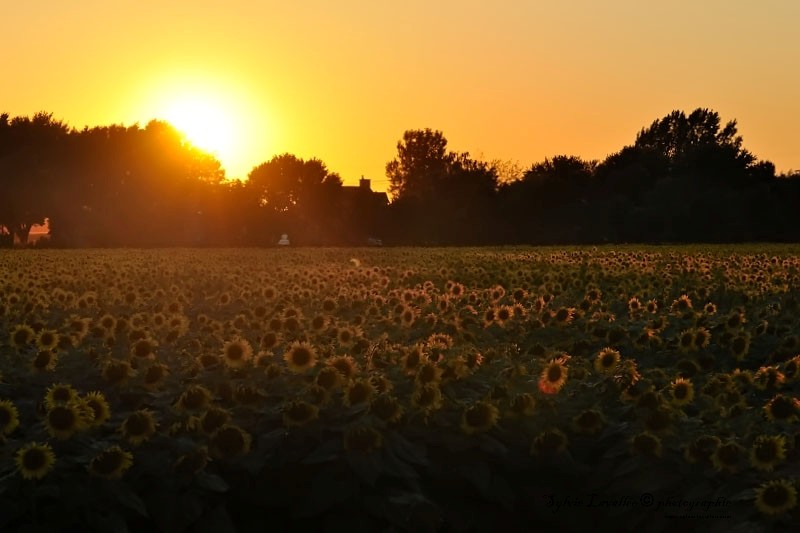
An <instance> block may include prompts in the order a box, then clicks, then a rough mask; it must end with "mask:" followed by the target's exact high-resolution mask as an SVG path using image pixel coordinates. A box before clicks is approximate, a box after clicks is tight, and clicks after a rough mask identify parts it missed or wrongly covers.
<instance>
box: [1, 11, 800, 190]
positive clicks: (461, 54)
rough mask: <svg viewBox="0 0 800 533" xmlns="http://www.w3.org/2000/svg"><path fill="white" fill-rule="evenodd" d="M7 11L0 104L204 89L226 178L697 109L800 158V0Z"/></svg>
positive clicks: (547, 139)
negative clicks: (426, 134) (226, 135)
mask: <svg viewBox="0 0 800 533" xmlns="http://www.w3.org/2000/svg"><path fill="white" fill-rule="evenodd" d="M3 2H7V0H3ZM8 4H9V6H11V5H13V8H12V7H6V8H5V9H3V30H2V32H0V49H2V50H3V54H2V55H1V56H0V72H3V77H4V81H3V83H2V84H0V111H4V112H8V113H10V114H11V115H12V116H16V115H30V114H33V113H35V112H37V111H48V112H52V113H54V115H55V117H56V118H58V119H61V120H64V121H66V122H67V123H69V124H70V125H72V126H75V127H78V128H82V127H83V126H85V125H89V126H95V125H106V124H112V123H123V124H126V125H127V124H132V123H135V122H139V123H140V124H142V125H144V124H145V123H146V122H147V121H149V120H150V119H152V118H164V116H163V115H164V113H165V112H166V111H165V109H166V107H168V106H169V105H173V104H170V103H169V102H173V103H174V102H175V101H176V100H180V99H182V98H189V99H191V98H194V99H198V100H202V99H203V98H210V99H212V100H216V102H217V104H218V105H220V107H222V108H224V109H225V110H226V112H227V113H229V114H230V115H231V116H232V117H233V119H232V120H233V121H234V124H236V125H237V128H238V129H237V133H236V134H235V135H234V138H233V139H231V141H232V142H233V146H232V147H230V148H229V149H227V151H226V152H225V153H221V152H220V154H219V157H220V159H221V161H222V163H223V166H224V167H225V168H226V171H227V174H228V176H229V177H244V176H246V174H247V173H248V172H249V171H250V170H251V169H252V167H253V166H255V165H257V164H259V163H261V162H263V161H266V160H268V159H269V158H271V157H272V156H273V155H274V154H277V153H283V152H291V153H294V154H296V155H298V156H299V157H303V158H309V157H318V158H320V159H322V160H323V161H324V162H325V163H326V164H327V165H328V167H329V168H330V169H331V170H333V171H336V172H339V173H340V174H341V175H342V177H343V178H344V180H345V183H347V184H353V183H355V182H356V181H357V179H358V178H359V176H361V175H362V174H363V175H365V176H366V177H369V178H372V179H373V187H374V188H375V189H384V188H385V187H386V185H387V183H386V181H385V179H386V178H385V173H384V167H385V164H386V162H387V161H389V160H390V159H392V158H393V157H394V155H395V153H396V148H395V146H396V143H397V141H398V140H399V139H400V138H401V136H402V134H403V132H404V131H405V130H406V129H412V128H425V127H430V128H434V129H439V130H442V131H443V132H444V134H445V136H446V137H447V139H448V140H449V141H450V143H449V146H450V148H451V149H452V150H457V151H469V152H471V153H472V154H473V156H482V158H484V159H487V160H491V159H496V158H497V159H502V160H514V161H518V162H519V163H520V164H521V165H522V166H524V167H527V166H529V165H530V164H531V163H534V162H536V161H541V160H542V159H544V158H545V157H551V156H553V155H558V154H566V155H577V156H581V157H584V158H587V159H602V158H603V157H605V156H606V155H608V154H609V153H612V152H614V151H616V150H618V149H620V148H621V147H622V146H624V145H625V144H629V143H631V142H633V140H634V138H635V135H636V132H637V131H638V130H639V129H641V128H642V127H643V126H646V125H649V124H650V123H651V122H652V121H653V120H655V119H657V118H660V117H662V116H664V115H666V114H667V113H669V112H670V111H672V110H673V109H682V110H685V111H687V112H688V111H691V110H692V109H694V108H696V107H708V108H711V109H714V110H716V111H718V112H719V113H720V115H721V116H722V118H723V120H724V121H727V120H731V119H737V121H738V124H739V132H740V134H741V135H742V136H743V137H744V145H745V147H746V148H748V149H749V150H750V151H752V152H753V153H754V154H755V155H756V156H757V157H759V158H762V159H768V160H771V161H772V162H774V163H775V165H776V166H777V168H778V171H786V170H789V169H800V144H799V143H798V137H797V134H796V131H797V127H798V125H800V98H798V97H797V95H798V94H800V68H798V66H799V65H800V44H798V41H797V32H796V30H797V27H796V26H797V22H798V21H800V2H798V1H796V0H761V1H759V2H753V1H750V0H702V1H697V0H673V1H672V2H658V3H655V2H642V1H641V0H605V1H595V0H585V1H577V0H573V1H569V0H565V1H563V2H550V1H535V0H519V1H513V0H498V1H493V2H490V1H488V0H486V1H469V0H458V1H455V0H453V1H451V0H435V1H431V0H410V1H404V2H396V1H391V2H390V1H384V0H370V1H355V0H337V1H335V2H332V1H328V0H325V1H323V0H316V1H298V2H287V1H244V0H226V1H221V0H220V1H211V0H191V1H184V0H172V1H170V2H163V1H162V0H158V1H154V0H114V1H108V0H102V1H98V0H80V1H78V2H64V1H62V0H36V1H35V2H8ZM165 106H166V107H165Z"/></svg>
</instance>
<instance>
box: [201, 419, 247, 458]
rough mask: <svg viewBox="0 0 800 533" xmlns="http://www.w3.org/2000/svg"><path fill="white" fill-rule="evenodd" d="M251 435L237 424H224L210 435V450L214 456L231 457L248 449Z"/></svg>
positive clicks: (242, 453) (244, 452)
mask: <svg viewBox="0 0 800 533" xmlns="http://www.w3.org/2000/svg"><path fill="white" fill-rule="evenodd" d="M251 442H252V437H251V436H250V434H249V433H247V432H246V431H245V430H243V429H242V428H240V427H239V426H235V425H232V424H225V425H223V426H222V427H220V428H219V429H217V430H216V431H215V432H214V434H213V435H212V436H211V450H212V453H213V454H214V456H215V457H219V458H232V457H237V456H240V455H244V454H246V453H248V452H249V451H250V443H251Z"/></svg>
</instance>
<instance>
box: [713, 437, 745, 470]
mask: <svg viewBox="0 0 800 533" xmlns="http://www.w3.org/2000/svg"><path fill="white" fill-rule="evenodd" d="M744 456H745V451H744V448H743V447H742V445H741V444H739V443H738V442H734V441H728V442H726V443H724V444H720V445H719V446H718V447H717V449H716V450H714V453H712V454H711V464H713V465H714V469H716V470H717V471H719V472H723V471H725V472H735V471H736V470H738V469H739V467H740V466H741V463H742V460H743V459H744Z"/></svg>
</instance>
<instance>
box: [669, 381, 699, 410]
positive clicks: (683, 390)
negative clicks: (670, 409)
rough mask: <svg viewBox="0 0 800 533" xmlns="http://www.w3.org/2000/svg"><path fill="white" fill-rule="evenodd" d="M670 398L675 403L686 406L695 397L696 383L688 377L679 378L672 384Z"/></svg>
mask: <svg viewBox="0 0 800 533" xmlns="http://www.w3.org/2000/svg"><path fill="white" fill-rule="evenodd" d="M669 399H670V402H671V403H672V404H673V405H676V406H679V407H680V406H684V405H687V404H689V403H691V402H692V400H693V399H694V385H693V384H692V382H691V381H690V380H688V379H686V378H678V379H676V380H675V381H673V382H672V383H671V384H670V387H669Z"/></svg>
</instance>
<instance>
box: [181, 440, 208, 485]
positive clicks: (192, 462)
mask: <svg viewBox="0 0 800 533" xmlns="http://www.w3.org/2000/svg"><path fill="white" fill-rule="evenodd" d="M208 461H209V456H208V448H207V447H206V446H199V447H197V448H195V449H194V450H191V451H189V452H188V453H185V454H183V455H181V456H180V457H178V459H177V461H175V464H174V466H173V468H174V469H175V472H176V473H177V474H178V475H182V476H186V477H190V476H193V475H195V474H196V473H198V472H200V471H201V470H203V469H204V468H205V467H206V465H207V464H208Z"/></svg>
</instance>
